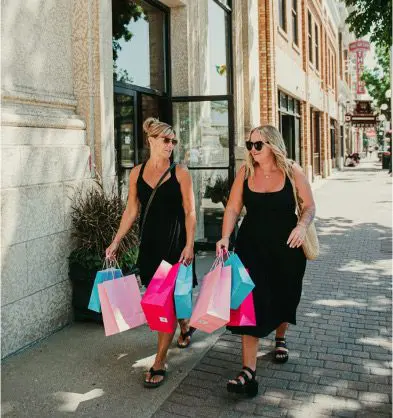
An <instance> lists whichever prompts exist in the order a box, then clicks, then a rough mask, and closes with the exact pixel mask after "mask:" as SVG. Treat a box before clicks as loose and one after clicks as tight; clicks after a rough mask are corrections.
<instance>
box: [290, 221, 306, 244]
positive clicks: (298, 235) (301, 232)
mask: <svg viewBox="0 0 393 418" xmlns="http://www.w3.org/2000/svg"><path fill="white" fill-rule="evenodd" d="M306 232H307V227H306V226H305V225H303V224H297V225H296V227H295V228H293V229H292V232H291V234H290V235H289V238H288V241H287V244H288V245H289V248H299V247H301V246H302V245H303V243H304V238H305V237H306Z"/></svg>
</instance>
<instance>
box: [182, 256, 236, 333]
mask: <svg viewBox="0 0 393 418" xmlns="http://www.w3.org/2000/svg"><path fill="white" fill-rule="evenodd" d="M230 299H231V267H230V266H228V267H224V266H223V264H222V262H219V263H218V264H217V263H215V265H213V269H212V270H211V271H210V272H209V273H207V274H206V276H205V277H204V279H203V281H202V285H201V290H200V292H199V296H198V299H197V301H196V303H195V307H194V310H193V312H192V315H191V319H190V326H192V327H194V328H198V329H200V330H202V331H205V332H208V333H211V332H214V331H216V330H217V329H218V328H221V327H223V326H224V325H225V324H227V323H228V321H229V318H230Z"/></svg>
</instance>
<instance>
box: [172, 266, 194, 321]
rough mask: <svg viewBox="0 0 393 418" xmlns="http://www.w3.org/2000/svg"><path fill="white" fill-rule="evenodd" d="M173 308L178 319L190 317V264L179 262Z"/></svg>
mask: <svg viewBox="0 0 393 418" xmlns="http://www.w3.org/2000/svg"><path fill="white" fill-rule="evenodd" d="M174 297H175V309H176V317H177V318H178V319H188V318H191V313H192V264H190V265H189V266H185V265H184V264H180V267H179V271H178V273H177V278H176V286H175V293H174Z"/></svg>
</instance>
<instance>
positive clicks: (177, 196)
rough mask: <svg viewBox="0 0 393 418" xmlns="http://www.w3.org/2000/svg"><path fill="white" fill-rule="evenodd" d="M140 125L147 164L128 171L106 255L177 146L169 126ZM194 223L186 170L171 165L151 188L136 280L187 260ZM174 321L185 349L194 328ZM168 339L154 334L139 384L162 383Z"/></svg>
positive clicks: (142, 207)
mask: <svg viewBox="0 0 393 418" xmlns="http://www.w3.org/2000/svg"><path fill="white" fill-rule="evenodd" d="M143 127H144V131H145V132H146V134H147V139H148V142H149V146H150V157H149V159H148V161H147V162H145V163H143V164H141V165H138V166H137V167H135V168H133V169H132V170H131V173H130V188H129V194H128V201H127V207H126V210H125V211H124V214H123V216H122V219H121V222H120V227H119V230H118V232H117V234H116V236H115V239H114V240H113V242H112V244H111V245H110V246H109V247H108V249H107V250H106V256H107V257H108V258H113V257H114V254H115V253H116V250H117V248H118V246H119V242H120V240H121V239H122V237H124V235H125V234H126V233H127V232H128V230H129V229H130V228H131V226H132V224H133V223H134V222H135V220H136V218H137V216H138V212H139V208H140V212H141V213H140V220H141V221H140V222H142V220H143V218H144V215H145V212H146V208H147V204H148V201H149V199H150V196H151V194H152V192H153V190H154V188H155V187H156V185H157V184H158V182H159V180H160V178H161V177H162V176H163V175H164V173H165V172H167V170H168V169H169V168H170V166H171V163H170V156H171V154H172V151H173V149H174V147H175V145H176V144H177V139H176V138H175V133H174V130H173V128H172V127H171V126H170V125H168V124H166V123H164V122H160V121H159V120H157V119H154V118H148V119H147V120H146V121H145V123H144V124H143ZM195 225H196V217H195V203H194V194H193V190H192V180H191V176H190V174H189V172H188V171H187V169H186V168H184V167H181V166H177V165H174V166H173V167H172V168H171V169H170V171H168V172H167V174H166V176H165V177H164V179H163V181H162V183H161V185H160V186H159V187H158V188H157V190H156V192H155V195H154V197H153V199H152V201H151V204H150V207H149V208H148V212H147V216H146V221H145V224H144V228H143V232H142V236H141V242H140V247H139V256H138V261H137V264H138V267H139V271H140V277H141V281H142V284H144V285H145V286H148V284H149V283H150V280H151V279H152V277H153V275H154V273H155V271H156V270H157V268H158V266H159V265H160V263H161V261H162V260H165V261H167V262H168V263H170V264H175V263H177V262H179V261H180V262H185V263H190V262H191V261H192V259H193V257H194V252H193V248H194V235H195ZM195 284H196V278H195V273H194V285H195ZM179 324H180V327H181V334H180V336H179V339H178V346H179V347H181V348H185V347H187V346H188V345H189V344H190V338H191V335H192V332H193V331H194V329H189V326H188V321H187V320H179ZM172 339H173V334H168V333H162V332H159V333H158V350H157V355H156V359H155V362H154V364H153V366H152V367H151V369H150V370H149V372H148V373H147V376H146V379H145V382H144V385H145V386H146V387H149V388H153V387H157V386H159V385H160V384H161V383H162V382H163V381H164V378H165V375H166V370H165V361H166V356H167V352H168V348H169V345H170V343H171V342H172Z"/></svg>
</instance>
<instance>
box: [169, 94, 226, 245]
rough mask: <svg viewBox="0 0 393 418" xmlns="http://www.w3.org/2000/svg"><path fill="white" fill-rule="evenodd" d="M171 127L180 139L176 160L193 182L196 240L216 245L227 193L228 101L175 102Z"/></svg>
mask: <svg viewBox="0 0 393 418" xmlns="http://www.w3.org/2000/svg"><path fill="white" fill-rule="evenodd" d="M173 126H174V128H175V130H176V132H177V135H178V137H179V139H180V143H179V147H178V149H177V150H176V154H175V160H176V161H179V162H181V163H183V164H185V165H187V166H188V167H189V169H190V173H191V176H192V179H193V185H194V194H195V206H196V208H197V210H198V211H199V213H198V216H197V218H198V223H197V232H196V240H197V241H200V242H215V241H217V238H219V236H220V234H221V231H220V230H218V228H221V221H222V215H223V210H224V207H225V204H226V199H227V195H228V191H229V184H228V173H229V151H230V148H229V109H228V102H227V101H224V100H221V101H194V102H189V101H187V102H175V103H174V104H173Z"/></svg>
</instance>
